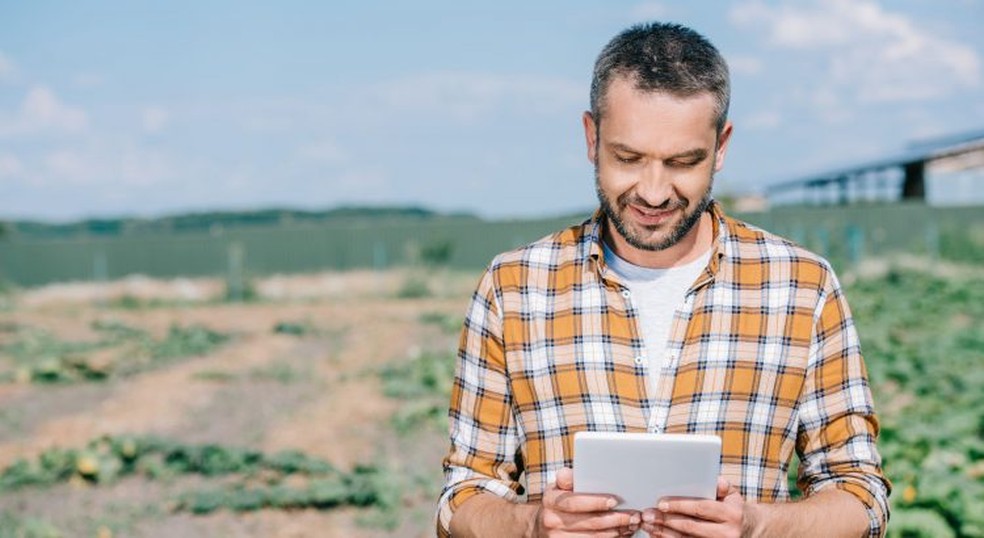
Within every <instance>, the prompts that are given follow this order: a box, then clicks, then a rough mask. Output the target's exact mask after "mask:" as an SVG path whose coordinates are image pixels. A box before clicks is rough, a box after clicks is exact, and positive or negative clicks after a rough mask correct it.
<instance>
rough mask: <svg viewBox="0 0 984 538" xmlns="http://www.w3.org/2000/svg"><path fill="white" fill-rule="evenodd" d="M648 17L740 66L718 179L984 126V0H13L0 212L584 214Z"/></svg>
mask: <svg viewBox="0 0 984 538" xmlns="http://www.w3.org/2000/svg"><path fill="white" fill-rule="evenodd" d="M651 19H661V20H671V21H677V22H682V23H684V24H688V25H690V26H692V27H694V28H695V29H697V30H698V31H700V32H701V33H703V34H704V35H706V36H707V37H708V38H710V39H711V41H713V42H714V43H715V44H716V45H717V46H718V48H719V49H720V50H721V51H722V53H723V54H724V55H725V57H726V58H727V59H728V60H729V63H730V65H731V69H732V79H733V80H732V84H733V95H732V108H731V119H732V120H733V121H734V123H735V128H736V131H735V135H734V139H733V143H732V147H731V151H730V155H729V157H728V161H727V163H726V165H725V168H724V170H723V171H722V172H721V173H720V174H719V175H718V178H717V183H716V188H717V189H718V191H719V192H722V191H727V192H749V191H757V190H761V189H762V188H763V187H764V186H765V185H768V184H769V183H774V182H778V181H782V180H788V179H793V178H797V177H800V176H803V175H806V174H810V173H813V172H818V171H823V170H825V169H828V168H837V167H840V166H841V165H844V164H850V163H853V162H857V161H863V160H865V159H868V158H874V157H880V156H882V155H885V154H887V153H894V152H897V151H898V150H901V149H903V148H904V147H905V145H906V144H907V143H908V142H910V141H912V140H917V139H924V138H927V137H933V136H938V135H945V134H950V133H960V132H965V131H975V130H981V129H984V32H981V31H980V27H981V26H982V24H984V2H982V1H981V0H950V1H930V0H899V1H892V2H887V1H872V0H828V1H799V2H762V1H758V0H735V1H714V2H688V3H682V2H669V1H666V2H638V3H633V2H612V1H607V2H606V1H601V0H597V1H591V0H575V1H571V0H567V1H562V0H556V1H541V2H515V1H499V2H495V3H483V4H476V5H471V4H470V3H465V2H451V1H446V2H445V1H424V0H421V1H416V2H397V1H391V2H381V1H376V2H374V1H359V2H356V1H352V2H301V1H282V2H276V3H273V2H191V1H172V2H150V1H134V0H126V1H104V2H91V3H80V2H68V1H62V2H54V1H32V2H15V1H13V0H0V218H13V217H32V218H42V219H51V220H67V219H72V218H78V217H85V216H95V215H102V216H110V215H112V216H116V215H150V216H152V215H160V214H166V213H174V212H180V211H187V210H204V209H231V208H252V207H266V206H273V205H277V206H294V207H300V208H326V207H333V206H336V205H340V204H371V205H380V204H417V205H424V206H427V207H431V208H434V209H438V210H447V211H459V210H462V211H472V212H476V213H478V214H481V215H483V216H487V217H495V218H499V217H510V216H522V217H528V216H545V215H556V214H560V213H565V212H569V211H580V210H585V209H587V208H590V207H592V206H593V205H594V203H595V195H594V191H593V186H592V171H591V167H590V165H589V163H588V162H587V160H586V157H585V152H584V143H583V135H582V132H581V126H580V114H581V112H582V111H583V110H584V109H585V108H586V107H587V96H588V86H589V83H590V72H591V66H592V64H593V61H594V58H595V55H596V54H597V52H598V51H599V50H600V48H601V47H602V46H603V45H604V44H605V42H607V41H608V40H609V39H610V38H611V37H612V36H614V35H615V34H616V33H618V32H619V31H620V30H621V29H623V28H625V27H626V26H628V25H630V24H632V23H634V22H639V21H644V20H651ZM946 190H947V191H948V192H949V194H950V197H951V198H954V197H956V198H966V197H967V196H969V195H974V194H980V193H981V191H984V188H982V187H980V185H979V182H978V184H977V185H974V184H972V183H968V182H964V183H963V184H962V185H957V186H956V187H954V188H949V187H948V188H947V189H946ZM964 191H967V192H964ZM971 191H973V192H971Z"/></svg>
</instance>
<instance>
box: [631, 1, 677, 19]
mask: <svg viewBox="0 0 984 538" xmlns="http://www.w3.org/2000/svg"><path fill="white" fill-rule="evenodd" d="M629 13H630V14H631V15H632V18H633V19H635V20H639V21H652V20H661V19H665V18H666V17H668V16H669V14H670V10H669V8H667V7H666V5H665V4H663V3H661V2H642V3H641V4H636V5H635V6H633V7H632V9H631V11H630V12H629Z"/></svg>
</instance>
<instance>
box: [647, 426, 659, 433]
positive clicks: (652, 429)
mask: <svg viewBox="0 0 984 538" xmlns="http://www.w3.org/2000/svg"><path fill="white" fill-rule="evenodd" d="M649 433H659V426H653V427H652V428H649Z"/></svg>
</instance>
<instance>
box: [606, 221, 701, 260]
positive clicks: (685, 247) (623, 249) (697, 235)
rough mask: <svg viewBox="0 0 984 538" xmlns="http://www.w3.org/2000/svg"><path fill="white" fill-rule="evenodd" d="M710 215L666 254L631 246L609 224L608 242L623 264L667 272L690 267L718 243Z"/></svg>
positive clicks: (667, 250) (607, 222) (607, 228)
mask: <svg viewBox="0 0 984 538" xmlns="http://www.w3.org/2000/svg"><path fill="white" fill-rule="evenodd" d="M713 218H714V217H713V216H712V215H711V213H710V212H709V211H705V212H704V214H703V215H701V217H700V220H698V221H697V224H695V225H694V227H693V228H691V229H690V231H689V232H687V235H685V236H683V238H681V239H680V241H678V242H677V243H676V244H675V245H673V246H671V247H669V248H666V249H663V250H643V249H640V248H636V247H634V246H632V245H630V244H629V243H628V242H627V241H626V240H625V238H624V237H622V235H621V234H620V233H618V231H616V230H614V229H613V227H612V224H611V222H610V221H608V220H606V221H605V230H604V240H605V242H607V243H608V246H609V247H611V249H612V251H614V252H615V254H616V255H617V256H618V257H619V258H622V259H623V260H625V261H627V262H629V263H631V264H633V265H638V266H640V267H651V268H654V269H666V268H669V267H676V266H679V265H685V264H687V263H690V262H692V261H694V260H696V259H697V258H699V257H700V256H701V255H702V254H704V253H705V252H707V250H708V249H710V248H711V244H712V243H713V242H714V222H713Z"/></svg>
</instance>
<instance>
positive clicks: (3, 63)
mask: <svg viewBox="0 0 984 538" xmlns="http://www.w3.org/2000/svg"><path fill="white" fill-rule="evenodd" d="M15 71H16V68H15V67H14V61H13V60H11V59H10V58H9V57H8V56H7V55H5V54H4V53H3V52H0V82H3V81H8V80H13V78H14V72H15Z"/></svg>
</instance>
